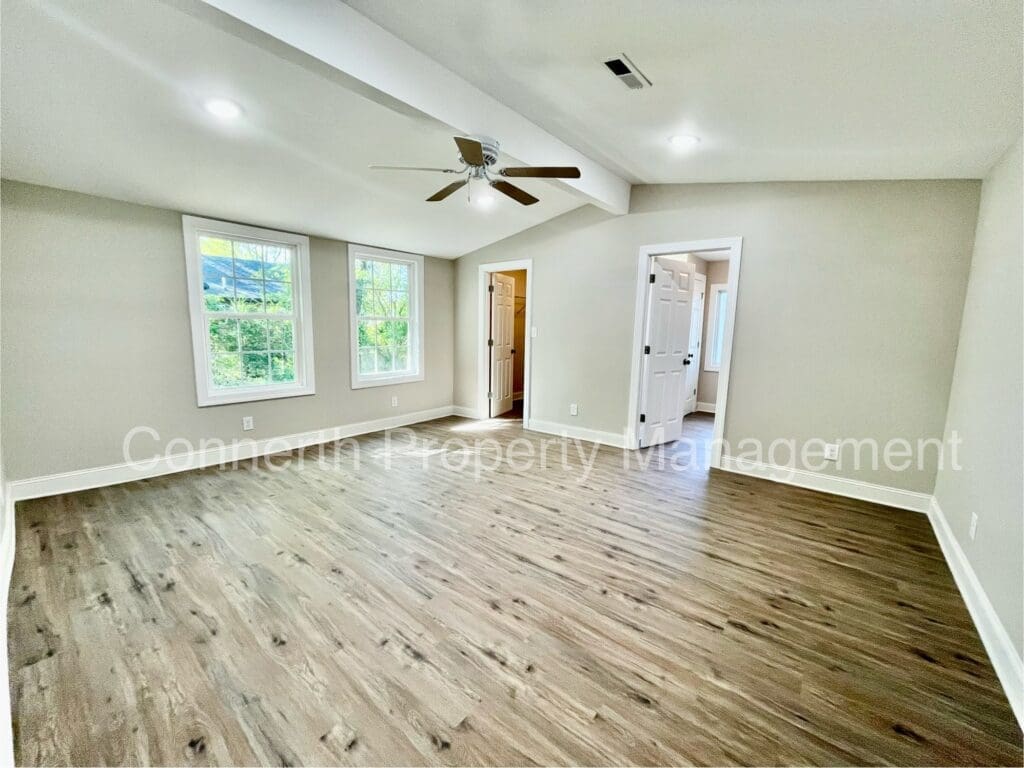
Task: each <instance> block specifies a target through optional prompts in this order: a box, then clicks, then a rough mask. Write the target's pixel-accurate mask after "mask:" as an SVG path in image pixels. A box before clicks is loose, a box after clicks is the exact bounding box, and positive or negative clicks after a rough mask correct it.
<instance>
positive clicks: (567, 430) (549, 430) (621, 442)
mask: <svg viewBox="0 0 1024 768" xmlns="http://www.w3.org/2000/svg"><path fill="white" fill-rule="evenodd" d="M523 428H524V429H528V430H529V431H531V432H543V433H545V434H548V435H560V436H562V437H571V438H575V439H577V440H587V441H588V442H591V443H600V444H601V445H610V446H612V447H613V448H623V447H625V445H626V441H625V437H624V436H623V435H620V434H616V433H615V432H601V431H599V430H596V429H586V428H584V427H575V426H571V425H569V424H558V423H557V422H554V421H538V420H537V419H530V423H529V425H528V426H527V425H526V424H524V425H523Z"/></svg>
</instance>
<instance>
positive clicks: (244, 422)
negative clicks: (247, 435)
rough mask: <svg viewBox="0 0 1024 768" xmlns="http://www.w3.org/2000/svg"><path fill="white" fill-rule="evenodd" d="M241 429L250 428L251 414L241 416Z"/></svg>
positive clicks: (246, 429)
mask: <svg viewBox="0 0 1024 768" xmlns="http://www.w3.org/2000/svg"><path fill="white" fill-rule="evenodd" d="M242 429H243V430H245V431H248V430H250V429H252V416H243V417H242Z"/></svg>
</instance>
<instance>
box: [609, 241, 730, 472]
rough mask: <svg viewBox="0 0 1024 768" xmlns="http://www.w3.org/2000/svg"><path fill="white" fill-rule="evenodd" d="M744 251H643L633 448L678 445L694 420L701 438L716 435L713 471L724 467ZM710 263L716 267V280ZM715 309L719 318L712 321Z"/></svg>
mask: <svg viewBox="0 0 1024 768" xmlns="http://www.w3.org/2000/svg"><path fill="white" fill-rule="evenodd" d="M741 250H742V238H738V237H737V238H723V239H719V240H700V241H691V242H681V243H663V244H660V245H650V246H644V247H642V248H641V249H640V252H639V254H638V263H637V284H636V285H637V289H636V305H635V312H634V331H633V356H632V364H631V372H630V402H629V414H628V419H629V421H628V422H627V424H628V425H629V427H628V429H627V436H626V437H627V445H628V446H630V447H632V448H644V447H648V446H651V445H658V444H661V443H666V442H672V441H673V440H677V439H679V437H680V436H681V435H682V434H683V427H682V423H683V421H684V419H685V418H686V416H687V415H691V421H694V425H693V426H694V427H695V428H696V431H697V432H699V433H701V434H702V435H705V436H706V434H707V433H709V432H710V434H711V439H710V440H709V441H707V442H708V443H709V446H708V447H709V449H710V461H709V464H710V466H712V467H719V466H720V465H721V455H722V439H723V436H724V431H725V429H724V427H725V408H726V404H727V403H728V384H729V363H730V358H731V354H732V335H733V327H734V325H735V316H736V300H735V298H736V290H737V287H738V285H739V268H740V256H741ZM712 263H715V264H716V265H717V266H716V270H717V271H716V273H715V277H714V278H712V277H711V274H710V273H711V264H712ZM695 264H703V268H702V269H701V271H703V272H704V273H705V275H704V277H703V279H698V278H697V271H698V270H697V268H696V267H695ZM723 270H724V271H725V273H726V274H727V277H725V278H724V279H725V282H724V283H722V284H719V283H718V282H716V283H715V285H713V286H711V287H709V283H710V282H711V280H712V279H714V280H716V281H718V280H721V279H722V278H721V274H722V271H723ZM712 288H714V289H715V290H714V293H715V295H714V296H712ZM702 294H703V295H702ZM701 303H703V306H698V305H699V304H701ZM713 308H714V312H715V314H714V317H713V318H712V319H711V320H709V313H711V312H712V309H713ZM711 336H714V338H713V339H711V342H710V348H709V338H710V337H711ZM712 379H713V381H712ZM709 387H713V391H711V390H710V389H709ZM709 398H713V399H714V401H713V403H712V402H711V401H710V400H709ZM701 412H703V413H701ZM709 412H710V413H713V428H712V429H711V430H709V429H708V426H709V424H708V421H709V420H710V419H711V418H712V417H711V416H710V415H704V414H709ZM697 421H700V422H701V423H700V424H698V423H696V422H697Z"/></svg>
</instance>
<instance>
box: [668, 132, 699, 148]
mask: <svg viewBox="0 0 1024 768" xmlns="http://www.w3.org/2000/svg"><path fill="white" fill-rule="evenodd" d="M668 143H669V144H671V145H672V146H673V147H675V148H676V149H691V148H693V147H696V146H697V145H698V144H700V137H699V136H690V135H688V134H685V133H681V134H677V135H675V136H669V138H668Z"/></svg>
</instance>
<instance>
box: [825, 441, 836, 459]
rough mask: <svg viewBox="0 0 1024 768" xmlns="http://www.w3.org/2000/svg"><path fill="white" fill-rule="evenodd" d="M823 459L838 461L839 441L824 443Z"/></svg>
mask: <svg viewBox="0 0 1024 768" xmlns="http://www.w3.org/2000/svg"><path fill="white" fill-rule="evenodd" d="M825 461H839V443H826V444H825Z"/></svg>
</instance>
